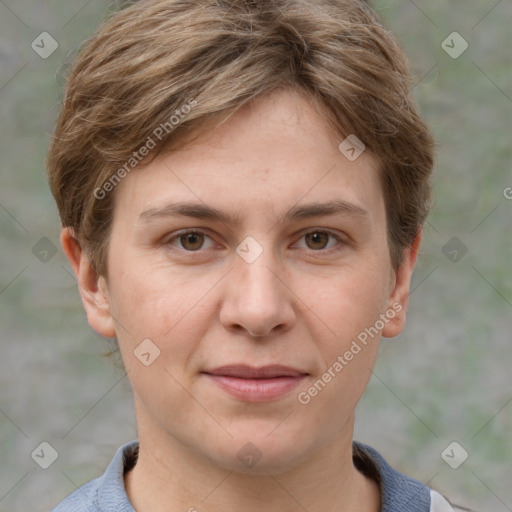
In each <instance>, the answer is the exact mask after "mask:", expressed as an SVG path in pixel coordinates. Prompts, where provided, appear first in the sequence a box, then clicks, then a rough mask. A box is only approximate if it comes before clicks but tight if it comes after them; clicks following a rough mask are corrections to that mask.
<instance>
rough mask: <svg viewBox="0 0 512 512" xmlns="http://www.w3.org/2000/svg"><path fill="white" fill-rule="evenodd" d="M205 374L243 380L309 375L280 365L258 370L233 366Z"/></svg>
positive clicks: (262, 367) (244, 366)
mask: <svg viewBox="0 0 512 512" xmlns="http://www.w3.org/2000/svg"><path fill="white" fill-rule="evenodd" d="M203 373H208V374H210V375H223V376H226V377H239V378H241V379H271V378H273V377H301V376H302V375H307V372H304V371H301V370H297V369H296V368H291V367H290V366H282V365H279V364H272V365H268V366H260V367H258V368H256V367H254V366H247V365H242V364H233V365H228V366H221V367H219V368H214V369H213V370H206V371H204V372H203Z"/></svg>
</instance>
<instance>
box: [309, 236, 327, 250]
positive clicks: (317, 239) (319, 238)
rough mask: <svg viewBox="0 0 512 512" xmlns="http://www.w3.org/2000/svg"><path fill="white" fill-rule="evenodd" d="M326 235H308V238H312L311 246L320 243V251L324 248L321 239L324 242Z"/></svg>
mask: <svg viewBox="0 0 512 512" xmlns="http://www.w3.org/2000/svg"><path fill="white" fill-rule="evenodd" d="M326 235H327V234H326V233H310V235H309V236H310V237H311V238H312V242H313V244H318V243H320V245H321V247H320V248H321V249H323V248H324V247H325V243H324V244H322V243H321V242H322V237H323V238H324V242H325V241H326V240H325V238H326Z"/></svg>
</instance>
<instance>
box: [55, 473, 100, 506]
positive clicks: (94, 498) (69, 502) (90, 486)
mask: <svg viewBox="0 0 512 512" xmlns="http://www.w3.org/2000/svg"><path fill="white" fill-rule="evenodd" d="M101 480H102V477H100V478H96V479H94V480H91V481H90V482H88V483H86V484H85V485H82V487H79V488H78V489H77V490H76V491H75V492H73V493H72V494H70V495H69V496H68V497H67V498H65V499H64V500H63V501H61V502H60V503H59V504H58V505H57V506H56V507H55V508H54V509H53V510H52V511H51V512H100V508H99V505H98V489H99V487H100V485H101Z"/></svg>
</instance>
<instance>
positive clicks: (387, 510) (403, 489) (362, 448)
mask: <svg viewBox="0 0 512 512" xmlns="http://www.w3.org/2000/svg"><path fill="white" fill-rule="evenodd" d="M353 454H354V455H353V456H354V464H355V465H356V467H357V468H358V469H359V470H360V471H362V472H363V473H365V474H366V475H367V476H368V477H370V478H373V479H374V480H376V481H377V483H378V484H379V487H380V491H381V500H382V509H381V511H382V512H406V511H410V510H411V505H412V504H414V510H415V511H417V512H457V511H462V510H464V509H460V508H454V507H453V506H452V505H450V503H449V502H448V501H447V500H446V499H445V498H443V496H441V495H440V494H439V493H438V492H436V491H434V490H432V489H430V488H429V487H427V486H426V485H425V484H423V483H421V482H420V481H418V480H416V479H414V478H412V477H409V476H407V475H404V474H403V473H400V472H399V471H397V470H396V469H394V468H392V467H391V466H390V465H389V464H388V463H387V462H386V460H385V459H384V457H383V456H382V455H381V454H380V453H379V452H378V451H377V450H375V449H374V448H372V447H370V446H367V445H365V444H362V443H358V442H354V443H353Z"/></svg>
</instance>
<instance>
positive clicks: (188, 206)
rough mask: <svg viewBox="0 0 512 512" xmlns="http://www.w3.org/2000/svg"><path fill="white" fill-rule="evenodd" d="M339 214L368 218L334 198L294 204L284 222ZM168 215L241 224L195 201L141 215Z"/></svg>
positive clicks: (237, 218) (146, 218)
mask: <svg viewBox="0 0 512 512" xmlns="http://www.w3.org/2000/svg"><path fill="white" fill-rule="evenodd" d="M337 214H344V215H347V216H351V217H360V218H361V219H363V220H368V212H367V211H366V210H365V209H364V208H361V207H360V206H358V205H356V204H354V203H349V202H347V201H342V200H333V201H327V202H325V203H311V204H307V205H298V206H293V207H292V208H290V209H289V210H288V211H287V212H286V214H285V216H284V219H283V222H290V221H294V220H301V219H307V218H311V217H321V216H326V215H337ZM166 217H193V218H196V219H210V220H218V221H221V222H224V223H231V224H234V225H237V224H240V215H239V214H237V215H235V216H233V215H230V214H228V213H226V212H223V211H221V210H218V209H216V208H213V207H211V206H208V205H206V204H203V203H193V202H178V203H172V204H166V205H164V206H161V207H154V208H149V209H147V210H145V211H143V212H142V213H141V214H140V216H139V218H140V219H142V220H144V221H151V220H154V219H159V218H166Z"/></svg>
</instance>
